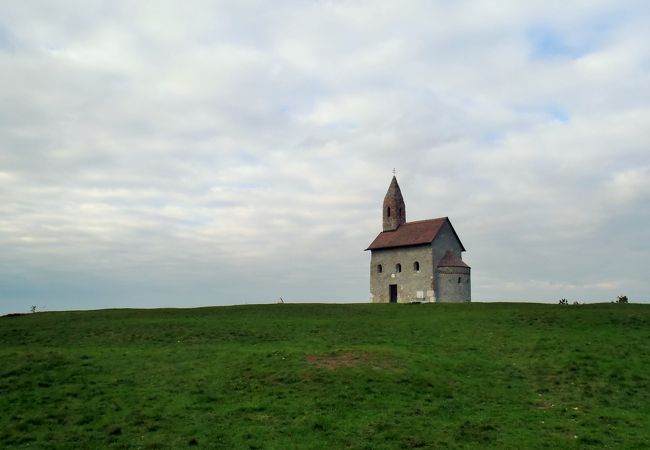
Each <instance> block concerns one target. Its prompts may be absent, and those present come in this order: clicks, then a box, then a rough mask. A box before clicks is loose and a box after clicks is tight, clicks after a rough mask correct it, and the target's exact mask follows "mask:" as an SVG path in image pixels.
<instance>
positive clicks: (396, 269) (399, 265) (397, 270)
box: [395, 263, 402, 273]
mask: <svg viewBox="0 0 650 450" xmlns="http://www.w3.org/2000/svg"><path fill="white" fill-rule="evenodd" d="M401 271H402V265H401V264H400V263H397V264H396V265H395V272H397V273H400V272H401Z"/></svg>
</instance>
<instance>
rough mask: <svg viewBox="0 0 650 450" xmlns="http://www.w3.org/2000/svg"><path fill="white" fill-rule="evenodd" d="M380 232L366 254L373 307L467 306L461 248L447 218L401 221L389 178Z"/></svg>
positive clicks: (402, 209)
mask: <svg viewBox="0 0 650 450" xmlns="http://www.w3.org/2000/svg"><path fill="white" fill-rule="evenodd" d="M382 215H383V231H382V232H381V233H379V235H378V236H377V237H376V238H375V240H374V241H372V243H371V244H370V245H369V246H368V248H367V249H366V250H370V252H371V257H370V300H371V301H372V302H373V303H389V302H390V303H410V302H469V301H471V284H470V268H469V266H468V265H467V264H465V263H464V262H463V260H462V257H461V253H462V252H464V251H465V247H463V244H462V243H461V242H460V238H459V237H458V234H456V231H455V230H454V227H453V226H452V225H451V222H450V221H449V218H448V217H440V218H438V219H428V220H418V221H415V222H407V221H406V206H405V205H404V198H403V197H402V192H401V191H400V188H399V184H397V178H395V177H394V176H393V179H392V180H391V182H390V186H389V187H388V192H387V193H386V197H384V206H383V211H382Z"/></svg>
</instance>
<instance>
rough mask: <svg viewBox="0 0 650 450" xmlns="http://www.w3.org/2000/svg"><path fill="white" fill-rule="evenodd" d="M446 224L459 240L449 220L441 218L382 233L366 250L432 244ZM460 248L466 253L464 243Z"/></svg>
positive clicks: (402, 226) (421, 221) (407, 223)
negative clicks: (446, 223)
mask: <svg viewBox="0 0 650 450" xmlns="http://www.w3.org/2000/svg"><path fill="white" fill-rule="evenodd" d="M445 222H448V223H449V226H450V227H451V230H452V231H453V232H454V235H455V236H456V239H458V235H457V234H456V231H455V230H454V227H452V226H451V222H449V218H448V217H440V218H438V219H429V220H418V221H416V222H406V223H403V224H402V225H400V226H399V227H398V228H397V229H396V230H393V231H382V232H381V233H379V235H378V236H377V237H376V238H375V240H374V241H372V243H371V244H370V245H369V246H368V248H367V249H366V250H376V249H379V248H392V247H408V246H413V245H422V244H430V243H431V242H433V240H434V239H435V238H436V236H437V235H438V232H439V231H440V229H441V228H442V226H443V225H444V223H445ZM458 242H459V243H460V239H458ZM460 246H461V248H462V249H463V251H464V250H465V248H464V247H463V244H462V243H461V244H460Z"/></svg>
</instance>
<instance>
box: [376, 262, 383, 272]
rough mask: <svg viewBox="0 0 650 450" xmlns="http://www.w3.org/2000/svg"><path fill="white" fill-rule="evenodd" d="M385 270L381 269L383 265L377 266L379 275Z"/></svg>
mask: <svg viewBox="0 0 650 450" xmlns="http://www.w3.org/2000/svg"><path fill="white" fill-rule="evenodd" d="M383 270H384V268H383V267H381V264H377V273H381V272H382V271H383Z"/></svg>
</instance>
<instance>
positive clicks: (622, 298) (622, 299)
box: [617, 295, 627, 303]
mask: <svg viewBox="0 0 650 450" xmlns="http://www.w3.org/2000/svg"><path fill="white" fill-rule="evenodd" d="M617 303H627V295H619V296H618V302H617Z"/></svg>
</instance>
